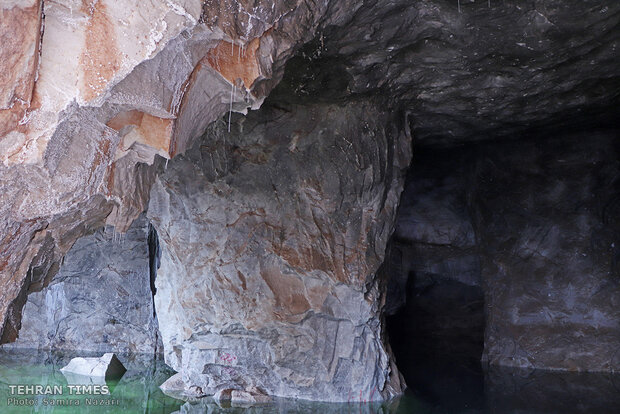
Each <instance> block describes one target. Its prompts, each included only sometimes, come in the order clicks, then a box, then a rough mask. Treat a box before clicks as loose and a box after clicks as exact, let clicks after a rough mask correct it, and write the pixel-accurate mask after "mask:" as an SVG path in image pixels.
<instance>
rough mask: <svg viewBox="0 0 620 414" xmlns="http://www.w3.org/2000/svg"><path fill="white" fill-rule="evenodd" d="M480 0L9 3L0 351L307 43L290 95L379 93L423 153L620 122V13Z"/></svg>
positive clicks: (343, 98) (617, 7)
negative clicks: (77, 259)
mask: <svg viewBox="0 0 620 414" xmlns="http://www.w3.org/2000/svg"><path fill="white" fill-rule="evenodd" d="M460 3H462V4H461V7H460V8H461V10H460V11H459V10H458V9H457V7H458V4H460ZM484 3H485V2H473V1H462V2H455V1H443V0H422V1H418V2H415V3H414V4H412V3H411V2H410V1H408V0H397V1H392V0H370V1H364V2H353V1H349V0H329V1H325V2H307V1H303V0H278V1H250V0H241V1H239V0H224V1H210V0H209V1H204V2H203V1H200V0H173V1H171V0H154V1H151V2H149V5H148V7H146V6H144V3H143V2H139V1H136V0H125V1H123V2H118V1H112V0H98V1H95V0H93V1H89V0H85V1H81V2H79V1H77V0H61V1H54V2H51V1H48V2H43V1H42V0H28V1H23V2H17V1H15V0H0V17H1V20H0V40H2V46H1V47H0V73H1V74H0V160H1V161H2V162H1V163H0V286H1V287H2V288H1V289H0V329H1V332H0V342H6V341H11V340H14V339H15V338H16V337H17V332H18V330H19V328H20V323H21V322H20V320H21V308H22V306H23V304H24V302H25V299H26V295H27V292H28V288H29V285H30V283H31V279H32V278H33V275H34V279H33V280H34V281H35V283H37V282H39V281H41V280H49V279H50V278H52V277H53V275H54V274H55V273H56V272H57V271H58V268H59V264H60V262H61V260H62V257H63V256H64V255H65V254H66V252H67V251H68V250H69V248H70V247H71V246H72V245H73V243H74V242H75V241H76V240H77V239H78V238H79V237H81V236H83V235H85V234H88V233H91V232H93V231H95V230H96V229H98V228H101V227H102V226H103V225H104V223H107V224H111V225H114V226H115V228H116V229H117V230H118V231H120V232H124V231H126V230H127V229H128V228H129V226H130V224H131V222H132V221H133V220H134V219H135V218H136V217H137V216H138V215H139V214H140V213H141V212H142V211H144V209H145V208H146V206H147V204H148V197H149V191H150V188H151V185H152V183H153V182H154V180H155V177H156V172H157V169H158V167H159V165H161V164H163V160H162V157H163V158H166V159H169V158H171V157H174V156H177V155H179V154H182V153H183V152H184V151H186V150H187V149H188V148H191V147H192V144H193V142H194V140H195V139H196V138H197V137H199V136H201V135H202V134H203V133H204V131H205V128H207V126H208V125H209V124H210V123H212V122H213V121H214V120H216V119H218V118H219V117H220V116H221V115H222V114H223V113H225V112H226V111H236V112H245V111H247V110H248V109H249V108H252V109H256V108H258V107H259V106H260V105H261V103H262V102H263V100H264V99H265V97H266V96H267V95H268V94H269V93H270V91H271V89H272V88H273V87H274V86H275V85H276V84H277V83H278V81H279V80H280V78H281V77H282V75H283V72H284V66H285V64H286V62H287V61H289V58H290V57H291V56H293V55H294V53H295V52H296V51H297V50H299V48H300V47H301V46H302V45H303V44H304V43H307V42H309V41H310V40H312V39H315V41H314V43H312V44H311V45H310V46H308V47H307V48H306V49H305V51H304V54H302V55H301V57H300V58H299V59H300V60H301V62H302V64H301V66H303V65H306V66H307V67H306V68H305V72H303V71H302V72H303V73H299V75H300V76H299V77H298V78H297V81H299V82H298V83H297V84H296V85H292V86H294V87H293V89H291V90H289V95H290V92H291V91H292V95H291V96H289V98H288V99H290V100H291V101H295V102H297V101H299V100H300V97H308V96H309V97H311V98H312V99H314V100H316V101H317V102H328V103H329V102H331V103H333V102H339V103H346V102H355V101H356V100H360V99H368V97H369V96H373V95H374V96H376V95H383V96H384V97H388V99H387V101H388V102H385V105H384V106H385V107H386V110H392V111H394V112H395V113H398V112H402V113H407V114H408V116H407V117H406V119H408V121H409V124H410V127H411V128H412V129H413V130H414V131H415V134H414V135H415V136H416V139H417V140H418V141H419V142H422V143H423V144H424V145H429V146H451V145H455V144H458V143H464V142H469V141H472V140H478V139H486V138H492V137H494V136H504V135H509V134H513V133H515V132H516V131H523V130H525V129H528V128H530V127H532V126H537V125H540V124H541V123H545V122H546V123H548V124H549V125H550V126H551V127H552V128H553V127H554V126H555V125H556V124H557V123H558V122H563V123H565V125H568V126H571V125H572V123H577V124H581V125H587V123H588V122H599V121H600V120H605V119H607V118H610V117H611V118H613V116H614V115H617V110H616V108H617V107H618V104H619V102H618V97H619V96H620V93H619V92H620V82H619V76H618V68H617V64H616V55H617V53H616V48H617V43H618V37H619V33H620V30H618V21H619V19H620V3H618V2H616V1H612V0H609V1H606V2H602V3H601V2H600V1H596V2H594V1H581V0H579V1H577V0H545V1H540V0H531V1H527V2H524V1H521V0H505V1H502V2H499V1H494V0H491V2H490V5H489V4H484ZM334 75H338V76H341V78H340V80H338V79H336V80H335V79H334ZM333 85H337V89H338V90H337V93H333V91H332V90H331V89H332V88H331V86H333ZM334 111H336V110H334ZM580 114H581V115H580ZM341 116H342V117H343V119H345V118H346V116H347V115H346V111H345V113H343V114H342V115H341ZM590 119H592V120H593V121H590ZM356 122H357V121H356ZM358 127H359V126H358ZM386 128H387V127H386ZM213 146H214V147H216V148H218V147H219V151H220V152H221V151H224V152H230V151H227V150H226V149H225V148H226V144H225V143H224V142H221V143H217V144H213ZM363 150H364V149H361V151H363ZM214 151H218V150H217V149H216V150H214ZM369 154H370V153H369ZM250 155H251V154H250ZM363 156H370V155H368V154H362V153H360V154H359V157H363ZM373 162H381V161H378V160H374V161H373ZM227 168H228V167H221V166H218V167H213V169H214V171H217V172H218V174H220V173H221V172H222V171H228V170H227ZM320 178H321V180H322V179H323V177H320ZM357 179H359V177H355V179H351V180H350V181H351V182H355V180H357ZM347 185H348V184H347ZM385 185H389V184H387V183H386V184H385ZM342 187H345V184H342ZM325 196H326V197H335V195H334V194H325ZM222 197H225V196H222ZM360 208H362V207H361V206H360ZM276 217H280V216H276ZM305 219H308V220H312V216H307V217H305ZM330 219H331V220H336V218H330ZM385 223H389V220H387V219H386V221H385ZM219 225H222V223H219ZM386 226H387V224H386ZM310 236H312V234H310V235H309V236H308V237H310ZM345 245H346V244H345ZM376 245H377V246H380V245H381V242H377V244H376ZM378 250H380V249H378ZM378 254H380V252H378ZM343 262H344V259H343V260H342V261H341V263H343ZM341 263H337V262H334V263H332V264H333V265H334V266H339V265H340V264H341ZM369 263H370V262H369ZM313 266H314V265H313ZM373 266H374V264H373V265H370V264H368V266H367V267H366V268H365V270H364V272H365V273H364V274H365V275H369V274H372V273H374V271H373V270H372V269H373V268H374V267H373ZM324 267H328V266H324ZM332 272H335V273H337V274H339V276H340V277H342V275H346V274H350V269H347V268H344V269H340V268H338V269H336V268H334V269H332ZM360 274H361V273H360ZM28 275H30V277H28ZM360 277H362V276H360ZM364 277H365V276H364Z"/></svg>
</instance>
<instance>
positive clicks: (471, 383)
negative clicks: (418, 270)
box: [387, 274, 484, 410]
mask: <svg viewBox="0 0 620 414" xmlns="http://www.w3.org/2000/svg"><path fill="white" fill-rule="evenodd" d="M483 304H484V299H483V294H482V290H481V289H480V288H479V287H474V286H468V285H465V284H463V283H461V282H458V281H438V282H432V283H430V284H421V283H416V276H415V275H414V274H412V275H411V276H410V279H409V283H408V286H407V303H406V305H405V306H404V308H403V309H401V310H400V311H399V312H398V313H396V314H395V315H393V316H390V317H388V318H387V326H388V331H389V335H390V343H391V346H392V350H393V351H394V354H395V357H396V363H397V364H398V367H399V369H400V370H401V372H402V374H403V376H404V377H405V381H406V382H407V385H408V387H409V389H410V391H411V392H412V393H413V394H414V395H415V396H416V397H418V398H421V399H422V400H424V401H425V402H427V403H429V404H431V405H433V406H437V407H441V408H444V409H449V410H453V409H459V408H463V407H467V408H482V406H483V405H484V375H483V371H482V366H481V363H480V357H481V355H482V350H483V337H484V314H483V312H484V309H483Z"/></svg>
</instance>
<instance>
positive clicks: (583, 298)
mask: <svg viewBox="0 0 620 414" xmlns="http://www.w3.org/2000/svg"><path fill="white" fill-rule="evenodd" d="M617 143H618V138H617V135H615V134H614V133H612V134H595V133H591V134H589V136H588V137H587V139H584V137H583V136H580V135H576V136H572V137H564V138H563V139H549V140H547V141H546V142H545V143H544V144H541V143H536V142H520V143H512V144H511V145H510V146H508V147H504V149H503V150H501V151H492V150H491V151H488V152H483V153H484V154H485V155H483V156H481V157H480V159H479V161H478V165H477V168H476V170H477V174H476V182H477V183H478V184H477V186H476V187H475V190H474V192H473V194H472V199H473V200H474V201H473V204H474V206H475V207H474V208H475V214H474V217H475V224H474V228H475V229H476V234H477V235H478V239H479V243H480V250H481V263H482V277H483V279H484V283H485V285H484V286H485V301H486V309H485V312H486V315H487V320H486V328H485V350H484V355H483V357H484V359H485V360H487V361H488V362H489V363H491V364H498V365H508V366H516V367H533V368H549V369H562V370H571V371H617V370H619V369H620V358H619V357H618V354H619V353H620V306H619V305H620V267H619V266H618V246H619V240H620V221H619V220H618V218H619V217H620V212H619V210H618V208H619V206H620V203H618V196H619V194H620V181H618V177H620V175H619V174H620V162H619V161H618V160H619V159H620V158H619V157H618V147H617Z"/></svg>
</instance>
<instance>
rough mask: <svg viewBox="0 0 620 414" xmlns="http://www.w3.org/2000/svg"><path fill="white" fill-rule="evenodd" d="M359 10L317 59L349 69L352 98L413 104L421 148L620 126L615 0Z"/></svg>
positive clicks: (391, 4) (619, 33)
mask: <svg viewBox="0 0 620 414" xmlns="http://www.w3.org/2000/svg"><path fill="white" fill-rule="evenodd" d="M459 5H460V10H459ZM350 7H355V12H351V13H350V14H348V15H347V16H349V18H350V20H348V21H347V22H346V24H343V25H342V26H339V27H328V28H326V30H325V31H324V36H323V39H322V44H323V46H324V47H317V52H320V54H321V56H322V57H324V58H326V59H329V58H333V57H337V58H338V61H340V62H344V66H345V67H346V71H347V73H348V74H349V75H350V76H351V81H350V82H349V90H350V91H351V92H352V93H354V94H356V93H362V94H366V93H373V92H377V91H379V93H383V94H387V95H389V96H391V97H392V98H393V99H394V101H398V102H399V105H401V106H402V107H404V108H407V109H408V110H409V111H410V113H411V117H410V120H411V122H412V130H413V135H414V136H415V137H416V140H417V142H419V143H421V144H423V145H426V146H447V147H450V146H454V145H457V144H460V143H465V142H471V141H477V140H485V139H490V138H492V139H498V138H502V137H510V136H514V135H515V134H517V133H520V132H522V131H524V130H528V131H530V132H531V129H535V130H538V132H539V133H541V132H542V131H543V130H542V129H543V128H544V132H545V133H549V132H550V133H553V132H555V131H557V129H558V128H564V129H565V130H570V129H571V128H573V127H575V126H584V125H585V126H587V127H593V126H594V127H595V126H597V125H600V124H601V123H604V122H614V121H615V120H616V119H617V118H618V111H617V108H618V106H619V105H620V102H619V96H620V71H619V70H618V63H617V55H618V52H617V49H618V47H619V42H620V4H619V3H618V2H617V1H614V0H606V1H592V0H589V1H581V0H527V1H523V0H501V1H499V0H490V1H488V2H487V1H474V0H460V1H458V2H457V1H456V0H448V1H440V0H421V1H415V2H411V1H409V0H371V1H364V2H357V3H356V4H355V5H351V6H350ZM319 46H320V45H319ZM312 71H314V70H313V69H311V70H310V71H309V72H312ZM315 76H316V75H315ZM543 135H544V133H543Z"/></svg>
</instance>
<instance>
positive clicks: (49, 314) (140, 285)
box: [3, 215, 161, 354]
mask: <svg viewBox="0 0 620 414" xmlns="http://www.w3.org/2000/svg"><path fill="white" fill-rule="evenodd" d="M148 236H149V224H148V221H147V220H146V218H145V216H144V215H143V216H140V217H139V218H138V219H137V220H136V221H135V222H134V223H133V224H132V226H131V227H130V228H129V230H128V231H127V233H125V234H116V233H115V232H114V228H112V227H106V228H105V229H102V230H99V231H97V232H96V233H95V234H92V235H90V236H86V237H83V238H81V239H79V240H78V241H77V242H76V243H75V244H74V245H73V247H72V248H71V250H70V251H69V253H67V255H66V256H65V258H64V262H63V264H62V265H61V266H60V270H59V271H58V273H57V274H56V275H55V277H54V278H53V279H52V280H51V281H45V280H42V281H40V283H39V284H38V285H37V284H32V285H31V288H32V289H35V288H38V289H39V291H34V292H31V293H30V294H29V295H28V298H27V301H26V304H25V306H24V310H23V313H22V315H23V316H22V327H21V330H20V331H19V338H18V339H17V341H16V342H14V343H10V344H5V345H3V347H7V348H8V347H12V348H39V349H57V350H84V351H97V352H107V351H114V352H118V353H123V352H143V353H150V354H153V353H155V352H160V351H161V345H160V343H161V338H159V334H158V328H157V318H156V317H155V309H154V305H153V294H154V292H153V291H152V290H151V277H152V275H151V272H152V271H155V269H152V270H151V269H150V264H149V260H150V255H149V240H148ZM155 237H156V235H155ZM151 243H154V241H151ZM155 255H156V253H155ZM48 283H49V285H47V286H46V284H48Z"/></svg>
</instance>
